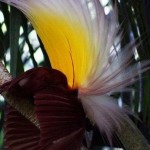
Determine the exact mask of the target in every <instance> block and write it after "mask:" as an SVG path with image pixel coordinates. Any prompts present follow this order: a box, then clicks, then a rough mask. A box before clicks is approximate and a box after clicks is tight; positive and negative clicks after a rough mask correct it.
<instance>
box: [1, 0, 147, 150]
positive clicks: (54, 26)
mask: <svg viewBox="0 0 150 150" xmlns="http://www.w3.org/2000/svg"><path fill="white" fill-rule="evenodd" d="M0 1H2V2H5V3H8V4H10V5H13V6H15V7H16V8H18V9H19V10H21V11H22V12H23V13H24V14H25V15H26V17H27V18H28V19H29V20H30V22H31V23H32V25H33V27H34V28H35V30H36V31H37V33H38V35H39V37H40V38H41V40H42V42H43V44H44V46H45V49H46V52H47V54H48V56H49V59H50V62H51V65H52V68H53V69H50V68H43V67H40V68H36V69H31V70H29V71H27V72H25V73H23V74H22V75H20V76H19V77H17V78H16V79H13V80H12V81H11V82H9V83H7V84H5V85H4V86H3V89H2V90H3V91H7V92H8V93H11V94H12V95H17V96H19V97H27V98H28V99H29V100H30V102H31V103H33V104H34V110H35V115H36V117H37V120H38V122H39V128H37V127H36V126H34V125H33V124H32V123H31V122H29V121H28V120H27V119H26V118H24V117H23V116H22V115H21V114H20V113H19V112H18V111H16V110H15V109H14V108H13V107H11V106H8V108H7V114H6V122H5V139H6V144H5V145H6V148H7V149H8V150H21V149H25V150H27V149H28V150H35V149H39V150H68V149H69V150H73V149H79V148H80V147H81V143H82V140H83V136H84V132H85V130H86V118H88V119H89V121H90V122H91V124H93V125H96V126H97V127H98V129H99V130H100V132H101V133H103V134H105V135H106V136H107V138H108V139H109V140H110V138H111V135H112V132H113V131H114V130H115V129H118V128H119V127H120V123H121V122H122V120H124V119H126V117H125V116H126V115H125V112H124V110H123V109H121V108H119V107H118V106H117V104H116V103H115V100H114V99H113V98H112V97H111V96H109V94H108V93H111V92H118V91H122V90H126V88H125V87H126V86H128V85H130V84H131V83H133V82H134V81H135V80H136V78H135V77H136V75H137V74H138V73H139V70H138V67H137V65H134V66H129V65H130V62H131V58H132V56H133V53H134V51H133V49H132V48H133V45H131V44H129V45H128V46H126V47H125V48H124V49H123V50H122V51H121V50H119V51H118V53H117V54H116V47H115V46H114V43H115V41H116V39H117V38H119V37H120V34H119V33H118V30H119V26H118V21H117V13H116V11H115V9H114V10H112V12H111V17H110V18H109V19H108V18H107V16H106V15H105V13H104V9H103V7H102V6H101V4H100V2H99V0H0ZM89 6H90V7H89ZM91 8H92V9H91ZM146 65H147V62H145V63H142V64H141V66H142V67H145V66H146ZM143 70H144V69H143ZM143 70H140V72H142V71H143Z"/></svg>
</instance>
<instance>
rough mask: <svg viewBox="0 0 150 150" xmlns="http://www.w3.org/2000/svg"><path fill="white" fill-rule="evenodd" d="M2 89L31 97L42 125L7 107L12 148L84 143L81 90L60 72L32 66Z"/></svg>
mask: <svg viewBox="0 0 150 150" xmlns="http://www.w3.org/2000/svg"><path fill="white" fill-rule="evenodd" d="M2 91H7V92H8V93H9V94H11V95H13V96H15V97H16V96H17V97H23V98H26V99H28V100H29V101H30V102H31V103H32V104H33V105H34V109H35V115H36V117H37V119H38V122H39V125H40V128H39V129H38V128H37V127H36V126H34V125H33V124H32V123H31V122H30V121H29V120H27V119H26V118H24V116H22V115H21V114H20V113H19V112H17V111H16V110H15V109H13V108H12V107H10V106H8V107H7V113H6V123H5V131H6V132H5V139H6V141H7V142H6V143H5V144H6V149H8V150H27V149H28V150H34V149H37V148H38V150H60V149H63V150H65V149H66V150H69V149H72V150H73V149H75V150H76V149H78V148H79V147H80V146H81V142H82V138H83V133H84V120H85V119H84V118H85V117H84V111H83V108H82V106H81V104H80V102H79V100H78V98H77V90H72V89H70V88H69V87H68V84H67V79H66V77H65V75H64V74H62V73H61V72H60V71H57V70H54V69H47V68H36V69H31V70H29V71H27V72H25V73H23V74H22V75H20V76H19V77H18V78H16V79H14V80H12V81H11V82H9V83H6V84H5V85H3V87H2Z"/></svg>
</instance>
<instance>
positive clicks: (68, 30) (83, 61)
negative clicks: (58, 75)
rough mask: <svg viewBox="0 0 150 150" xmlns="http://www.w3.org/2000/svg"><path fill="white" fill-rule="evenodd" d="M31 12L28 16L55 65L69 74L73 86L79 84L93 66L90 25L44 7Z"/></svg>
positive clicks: (53, 65)
mask: <svg viewBox="0 0 150 150" xmlns="http://www.w3.org/2000/svg"><path fill="white" fill-rule="evenodd" d="M37 10H38V14H37ZM31 14H32V15H31V16H29V19H30V20H31V22H32V23H33V26H34V28H35V29H36V31H37V32H38V35H39V36H40V38H41V40H42V42H43V44H44V46H45V48H46V51H47V53H48V56H49V58H50V62H51V64H52V67H53V68H55V69H58V70H60V71H62V72H63V73H64V74H65V75H66V76H67V79H68V84H69V85H70V86H71V87H72V88H77V87H79V86H80V85H81V84H82V83H83V82H84V80H85V79H87V76H88V73H87V72H88V70H89V68H91V67H92V60H91V55H92V57H94V56H93V53H90V52H91V50H90V42H91V41H89V40H91V39H89V35H88V34H89V33H88V31H87V28H86V27H85V26H84V25H83V24H81V23H80V22H79V20H77V19H76V18H72V20H71V19H68V18H67V17H68V16H63V15H60V14H55V13H53V12H50V11H46V10H44V9H38V8H35V9H32V12H31ZM39 14H40V16H39ZM32 16H34V18H32Z"/></svg>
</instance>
